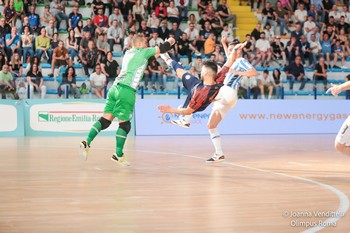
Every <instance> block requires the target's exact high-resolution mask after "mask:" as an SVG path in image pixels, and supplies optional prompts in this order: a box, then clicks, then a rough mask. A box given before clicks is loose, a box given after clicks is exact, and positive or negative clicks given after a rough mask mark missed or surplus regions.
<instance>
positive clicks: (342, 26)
mask: <svg viewBox="0 0 350 233" xmlns="http://www.w3.org/2000/svg"><path fill="white" fill-rule="evenodd" d="M349 28H350V24H348V23H347V22H345V17H344V16H341V17H340V22H339V23H338V25H337V27H336V30H337V32H338V33H339V31H340V30H341V29H344V31H345V32H349Z"/></svg>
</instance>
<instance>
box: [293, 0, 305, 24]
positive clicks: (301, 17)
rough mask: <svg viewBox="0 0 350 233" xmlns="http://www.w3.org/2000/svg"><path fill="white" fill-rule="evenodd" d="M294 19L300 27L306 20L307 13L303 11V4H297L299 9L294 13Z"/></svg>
mask: <svg viewBox="0 0 350 233" xmlns="http://www.w3.org/2000/svg"><path fill="white" fill-rule="evenodd" d="M294 17H295V19H296V23H297V24H299V25H300V26H303V25H304V23H305V21H306V20H307V11H306V10H305V5H304V4H303V3H300V4H299V8H298V9H297V10H296V11H295V12H294Z"/></svg>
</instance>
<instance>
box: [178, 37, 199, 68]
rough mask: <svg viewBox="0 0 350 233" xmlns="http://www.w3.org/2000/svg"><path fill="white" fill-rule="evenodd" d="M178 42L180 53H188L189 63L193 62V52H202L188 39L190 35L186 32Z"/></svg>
mask: <svg viewBox="0 0 350 233" xmlns="http://www.w3.org/2000/svg"><path fill="white" fill-rule="evenodd" d="M177 44H178V52H179V54H180V55H187V57H188V62H189V63H192V52H195V53H196V54H197V55H200V52H199V51H198V50H197V49H196V48H195V47H194V46H193V45H192V44H191V42H190V41H189V40H188V36H187V34H186V33H182V38H181V39H180V40H179V41H178V42H177Z"/></svg>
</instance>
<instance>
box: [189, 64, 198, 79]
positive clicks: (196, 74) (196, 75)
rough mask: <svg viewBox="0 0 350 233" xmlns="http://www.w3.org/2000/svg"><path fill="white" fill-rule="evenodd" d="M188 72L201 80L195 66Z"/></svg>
mask: <svg viewBox="0 0 350 233" xmlns="http://www.w3.org/2000/svg"><path fill="white" fill-rule="evenodd" d="M188 72H189V73H190V74H191V75H193V76H194V77H196V78H198V79H200V77H199V74H198V72H197V70H196V67H195V66H191V67H190V70H189V71H188Z"/></svg>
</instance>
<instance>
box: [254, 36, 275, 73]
mask: <svg viewBox="0 0 350 233" xmlns="http://www.w3.org/2000/svg"><path fill="white" fill-rule="evenodd" d="M255 48H256V50H257V55H256V61H255V62H254V65H253V66H256V65H257V64H258V63H259V62H261V66H262V67H264V66H265V65H266V66H267V67H269V66H270V60H271V56H272V53H271V46H270V42H269V41H268V40H266V39H265V33H264V32H262V33H260V39H259V40H258V41H257V42H256V45H255Z"/></svg>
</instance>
